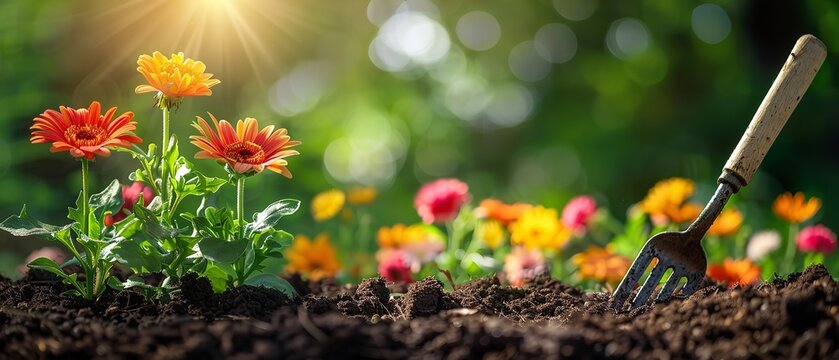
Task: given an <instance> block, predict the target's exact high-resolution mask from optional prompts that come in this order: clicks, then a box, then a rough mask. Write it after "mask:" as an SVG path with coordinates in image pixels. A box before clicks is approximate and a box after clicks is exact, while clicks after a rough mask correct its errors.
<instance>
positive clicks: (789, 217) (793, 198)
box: [772, 192, 822, 224]
mask: <svg viewBox="0 0 839 360" xmlns="http://www.w3.org/2000/svg"><path fill="white" fill-rule="evenodd" d="M821 207H822V202H821V200H819V198H817V197H815V196H814V197H811V198H810V200H807V201H805V198H804V194H802V193H800V192H799V193H795V195H793V194H791V193H784V194H781V195H778V198H777V199H775V203H774V204H773V205H772V209H773V210H775V214H776V215H778V217H780V218H781V219H784V221H786V222H788V223H791V224H800V223H803V222H805V221H807V220H809V219H810V218H811V217H813V215H816V213H817V212H818V211H819V208H821Z"/></svg>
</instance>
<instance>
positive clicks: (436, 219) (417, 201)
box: [414, 179, 469, 224]
mask: <svg viewBox="0 0 839 360" xmlns="http://www.w3.org/2000/svg"><path fill="white" fill-rule="evenodd" d="M467 201H469V185H466V184H465V183H463V182H462V181H460V180H457V179H440V180H436V181H433V182H430V183H428V184H425V185H423V186H422V187H421V188H420V189H419V192H417V195H416V197H414V207H416V208H417V212H418V213H419V215H420V217H422V221H423V222H425V223H426V224H431V223H447V222H449V221H452V220H454V218H455V217H456V216H457V213H458V212H459V211H460V207H461V206H463V204H465V203H466V202H467Z"/></svg>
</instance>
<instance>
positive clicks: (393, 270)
mask: <svg viewBox="0 0 839 360" xmlns="http://www.w3.org/2000/svg"><path fill="white" fill-rule="evenodd" d="M377 257H378V258H379V275H380V276H381V277H382V278H384V279H385V280H387V281H391V282H404V283H411V282H413V281H414V279H413V278H412V277H411V266H410V264H408V261H406V260H405V253H404V252H402V250H382V251H379V254H378V256H377Z"/></svg>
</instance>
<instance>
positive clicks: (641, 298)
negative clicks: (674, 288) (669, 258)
mask: <svg viewBox="0 0 839 360" xmlns="http://www.w3.org/2000/svg"><path fill="white" fill-rule="evenodd" d="M668 267H669V265H668V264H664V262H663V261H661V258H659V259H658V264H656V265H655V267H654V268H653V271H650V276H649V277H647V281H645V282H644V286H643V287H641V290H639V291H638V295H635V299H634V300H632V304H631V305H630V306H629V310H633V309H636V308H638V307H639V306H641V305H644V304H646V303H647V300H649V299H650V295H652V293H653V290H655V287H656V286H658V282H659V281H660V280H661V277H662V276H664V272H665V271H667V268H668Z"/></svg>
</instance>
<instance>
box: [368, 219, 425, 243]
mask: <svg viewBox="0 0 839 360" xmlns="http://www.w3.org/2000/svg"><path fill="white" fill-rule="evenodd" d="M424 236H425V229H424V228H423V227H422V226H421V225H411V226H405V225H403V224H396V225H393V226H392V227H382V228H381V229H379V232H378V233H377V234H376V241H377V242H378V243H379V247H380V248H399V247H402V246H403V245H405V244H407V243H410V242H414V241H417V240H421V239H422V238H423V237H424Z"/></svg>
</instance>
